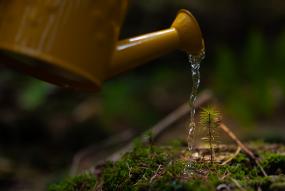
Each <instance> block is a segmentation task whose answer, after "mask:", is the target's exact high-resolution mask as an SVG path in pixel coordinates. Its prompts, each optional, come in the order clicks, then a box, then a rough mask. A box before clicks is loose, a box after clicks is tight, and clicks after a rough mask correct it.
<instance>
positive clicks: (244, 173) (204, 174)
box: [50, 144, 285, 191]
mask: <svg viewBox="0 0 285 191" xmlns="http://www.w3.org/2000/svg"><path fill="white" fill-rule="evenodd" d="M258 153H259V155H260V159H261V161H260V164H261V165H262V167H263V168H264V169H265V171H266V172H267V173H268V174H269V176H267V177H264V176H263V175H262V173H261V172H260V169H259V168H258V167H257V166H256V165H255V163H254V162H253V161H251V160H250V159H249V158H248V157H247V156H246V155H245V154H244V153H240V154H238V155H237V156H236V157H235V158H234V159H233V160H231V161H230V162H229V163H227V164H225V165H220V164H218V163H214V164H211V163H210V162H209V161H205V160H202V159H201V160H193V159H190V156H191V153H190V152H188V151H187V149H186V148H182V147H181V146H178V145H177V144H176V145H173V146H164V147H157V146H153V145H146V144H137V145H136V146H135V148H134V149H133V151H132V152H129V153H127V154H125V155H124V156H123V157H122V158H121V159H120V160H119V161H117V162H115V163H112V162H107V163H106V164H105V165H104V167H103V168H102V169H101V173H99V175H97V177H96V180H97V181H95V175H90V174H89V175H81V176H78V177H73V178H71V179H68V180H66V181H64V182H62V183H59V184H56V185H53V186H51V187H50V190H51V191H61V190H72V191H73V190H78V191H83V190H84V191H85V190H86V191H88V190H92V189H93V190H106V191H108V190H119V191H120V190H123V191H125V190H130V191H132V190H138V191H139V190H142V191H143V190H164V191H167V190H169V191H172V190H181V191H188V190H189V191H191V190H196V191H203V190H205V191H206V190H207V191H210V190H242V189H243V190H258V189H262V190H274V191H275V190H282V189H283V190H285V187H284V183H285V176H284V169H285V168H284V166H285V155H283V154H278V152H277V151H274V152H270V151H268V150H263V151H261V150H258Z"/></svg>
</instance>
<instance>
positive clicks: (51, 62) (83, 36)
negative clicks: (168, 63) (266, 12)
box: [0, 0, 204, 91]
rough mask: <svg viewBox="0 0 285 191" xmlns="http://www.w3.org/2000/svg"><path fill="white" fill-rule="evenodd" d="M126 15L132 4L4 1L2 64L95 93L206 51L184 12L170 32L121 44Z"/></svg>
mask: <svg viewBox="0 0 285 191" xmlns="http://www.w3.org/2000/svg"><path fill="white" fill-rule="evenodd" d="M126 10H127V0H104V1H101V0H9V1H4V0H2V1H0V63H4V64H5V65H7V66H9V67H12V68H15V69H17V70H20V71H24V72H26V73H28V74H30V75H32V76H35V77H37V78H39V79H42V80H45V81H48V82H51V83H54V84H57V85H60V86H63V87H71V88H75V89H81V90H89V91H93V90H97V89H98V88H99V87H100V86H101V84H102V82H103V81H104V80H106V79H108V78H110V77H112V76H113V75H116V74H118V73H120V72H123V71H125V70H127V69H130V68H133V67H135V66H137V65H139V64H141V63H144V62H147V61H148V60H150V59H153V58H155V57H158V56H160V55H162V54H165V53H167V52H169V51H171V50H174V49H179V48H180V49H182V50H185V51H187V52H188V53H193V54H198V53H199V52H201V51H202V50H203V48H204V45H203V40H202V35H201V32H200V28H199V26H198V24H197V22H196V20H195V19H194V17H193V16H192V15H191V14H190V13H189V12H188V11H185V10H184V11H180V13H179V14H178V16H177V18H176V20H175V21H174V23H173V24H172V27H170V28H169V29H165V30H162V31H158V32H154V33H149V34H146V35H141V36H138V37H134V38H130V39H125V40H123V41H118V38H119V33H120V27H121V25H122V22H123V19H124V15H125V12H126ZM186 33H187V34H186Z"/></svg>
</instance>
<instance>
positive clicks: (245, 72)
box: [0, 0, 285, 190]
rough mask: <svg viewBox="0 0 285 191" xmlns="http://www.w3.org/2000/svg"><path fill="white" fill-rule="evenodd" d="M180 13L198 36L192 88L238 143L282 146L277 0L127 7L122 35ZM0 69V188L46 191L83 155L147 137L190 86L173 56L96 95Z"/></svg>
mask: <svg viewBox="0 0 285 191" xmlns="http://www.w3.org/2000/svg"><path fill="white" fill-rule="evenodd" d="M180 8H185V9H189V10H190V11H191V12H192V13H193V14H194V15H195V16H196V18H197V20H198V22H199V24H200V26H201V29H202V31H203V35H204V38H205V43H206V49H207V50H206V59H205V60H204V61H203V63H202V66H201V77H202V78H201V80H202V82H201V87H200V91H202V90H203V89H209V90H211V91H212V92H213V94H214V97H215V99H216V100H218V103H219V105H220V107H221V109H222V113H223V114H224V115H225V116H226V118H227V119H226V120H228V121H229V122H230V125H231V124H232V125H233V127H235V130H236V132H239V133H240V136H242V137H243V138H244V139H257V138H259V139H262V140H267V141H276V142H284V141H285V129H284V128H285V127H284V126H285V118H284V117H285V107H284V106H285V105H284V93H285V25H284V24H285V2H284V0H270V1H269V0H267V1H266V0H251V1H246V0H240V1H229V0H219V1H212V0H192V1H190V0H179V1H177V0H145V1H140V0H133V1H130V6H129V11H128V14H127V16H126V20H125V23H124V26H123V28H122V31H121V38H126V37H130V36H136V35H139V34H143V33H147V32H152V31H156V30H160V29H164V28H167V27H169V26H170V24H171V23H172V21H173V19H174V18H175V15H176V13H177V11H178V10H179V9H180ZM0 68H1V70H0V190H45V189H46V186H47V185H48V184H49V183H51V182H54V181H56V180H59V179H61V178H62V177H64V176H66V175H68V174H69V173H70V168H73V167H71V166H72V165H74V164H73V163H74V160H75V159H74V157H76V156H77V155H78V153H81V151H82V150H83V151H84V150H86V148H87V152H89V151H88V149H91V150H92V151H91V152H93V153H92V156H93V158H94V156H95V158H96V157H98V158H100V157H101V158H102V157H103V158H104V157H105V156H108V155H109V154H111V153H112V152H113V151H114V150H115V149H114V148H112V149H110V150H109V151H108V152H107V151H106V149H105V148H106V147H108V144H109V143H110V142H111V143H112V142H114V143H115V145H116V146H117V147H119V146H120V145H123V144H124V143H125V142H127V141H129V140H130V139H132V138H133V137H135V136H136V135H139V134H140V133H141V132H144V131H146V130H147V129H148V128H150V127H151V126H152V125H154V124H155V123H156V122H158V121H159V120H161V119H162V118H163V117H164V116H166V115H167V114H168V113H170V112H171V111H173V110H175V109H176V108H177V107H178V106H180V105H181V104H183V103H185V102H186V101H187V100H188V97H189V95H190V92H191V85H192V81H191V72H190V66H189V64H188V63H187V55H186V54H185V53H183V52H180V51H176V52H172V53H171V54H169V55H165V56H163V57H161V58H159V59H156V60H154V61H152V62H150V63H148V64H146V65H144V66H142V67H140V68H137V69H135V70H133V71H130V72H128V73H125V74H122V75H120V76H117V77H116V78H114V79H113V80H110V81H107V82H106V83H105V84H104V86H103V88H102V90H101V91H100V92H97V93H84V92H74V91H71V90H66V89H61V88H58V87H55V86H53V85H50V84H47V83H45V82H42V81H39V80H36V79H34V78H31V77H29V76H26V75H23V74H20V73H16V72H14V71H11V70H8V69H6V68H4V66H0ZM185 123H186V122H185ZM179 131H181V128H180V130H179ZM182 131H183V133H185V137H186V129H185V132H184V129H182ZM183 133H182V134H183ZM180 134H181V133H180ZM172 135H173V136H172V137H171V139H175V138H177V137H176V136H175V134H172ZM116 139H118V140H116ZM115 140H116V141H115ZM111 143H110V145H112V144H111ZM108 148H109V147H108Z"/></svg>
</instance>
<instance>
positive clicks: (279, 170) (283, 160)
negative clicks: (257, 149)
mask: <svg viewBox="0 0 285 191" xmlns="http://www.w3.org/2000/svg"><path fill="white" fill-rule="evenodd" d="M263 157H264V160H263V161H262V163H261V164H262V166H263V168H264V170H265V171H266V172H267V173H268V174H285V155H280V154H276V153H269V152H267V153H265V154H264V156H263Z"/></svg>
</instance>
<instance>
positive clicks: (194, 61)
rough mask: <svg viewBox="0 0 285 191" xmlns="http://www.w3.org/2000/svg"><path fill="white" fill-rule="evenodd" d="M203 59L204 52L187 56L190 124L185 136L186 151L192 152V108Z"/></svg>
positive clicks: (193, 144) (194, 125)
mask: <svg viewBox="0 0 285 191" xmlns="http://www.w3.org/2000/svg"><path fill="white" fill-rule="evenodd" d="M204 58H205V52H204V51H203V52H202V53H201V54H199V55H195V56H194V55H191V54H190V55H189V63H190V65H191V72H192V81H193V82H192V90H191V95H190V98H189V106H190V122H189V124H188V136H187V142H188V149H189V151H192V150H193V148H194V147H195V145H196V140H197V136H196V134H197V133H196V132H197V127H196V123H195V113H196V109H195V107H194V105H195V101H196V99H197V94H198V88H199V85H200V64H201V61H202V60H203V59H204Z"/></svg>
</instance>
